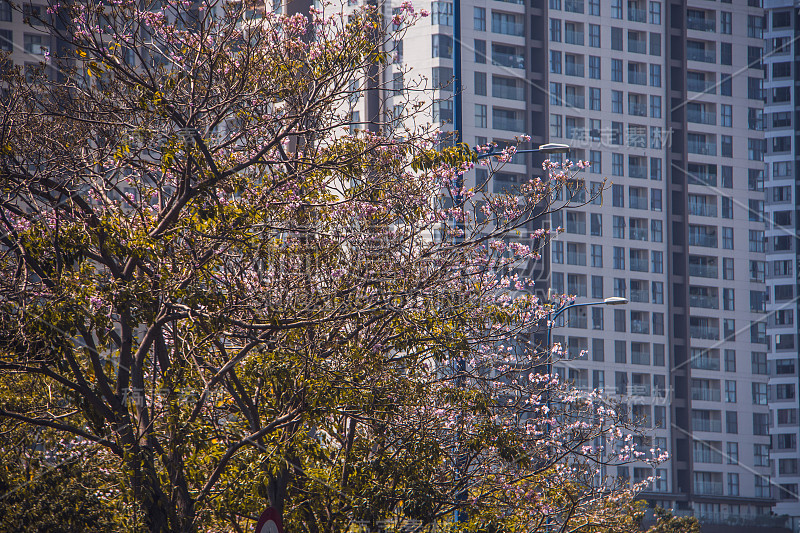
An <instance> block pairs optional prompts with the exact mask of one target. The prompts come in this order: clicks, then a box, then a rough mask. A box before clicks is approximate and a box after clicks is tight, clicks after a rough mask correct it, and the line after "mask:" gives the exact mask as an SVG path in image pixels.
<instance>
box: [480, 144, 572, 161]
mask: <svg viewBox="0 0 800 533" xmlns="http://www.w3.org/2000/svg"><path fill="white" fill-rule="evenodd" d="M494 149H495V147H494V146H492V147H491V148H490V149H489V151H488V152H484V153H482V154H478V157H477V159H486V158H487V157H491V156H493V155H497V154H498V152H495V151H494ZM569 150H570V146H569V145H568V144H559V143H547V144H540V145H539V148H533V149H531V150H517V151H516V152H514V153H515V154H566V153H567V152H569Z"/></svg>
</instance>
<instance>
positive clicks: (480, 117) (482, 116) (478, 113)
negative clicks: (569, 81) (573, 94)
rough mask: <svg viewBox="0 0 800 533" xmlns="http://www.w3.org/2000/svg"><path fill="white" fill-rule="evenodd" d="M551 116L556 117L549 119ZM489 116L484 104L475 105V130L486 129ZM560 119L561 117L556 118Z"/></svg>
mask: <svg viewBox="0 0 800 533" xmlns="http://www.w3.org/2000/svg"><path fill="white" fill-rule="evenodd" d="M553 116H558V115H551V119H552V117H553ZM488 117H489V114H488V111H487V108H486V106H485V105H484V104H475V127H476V128H486V127H487V125H488V123H489V118H488ZM558 118H561V116H558Z"/></svg>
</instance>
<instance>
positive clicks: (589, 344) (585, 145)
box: [387, 0, 797, 531]
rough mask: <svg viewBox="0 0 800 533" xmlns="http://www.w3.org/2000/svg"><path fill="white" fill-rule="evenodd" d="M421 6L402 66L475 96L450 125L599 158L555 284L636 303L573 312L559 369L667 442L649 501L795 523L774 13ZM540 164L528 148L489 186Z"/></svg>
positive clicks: (752, 4)
mask: <svg viewBox="0 0 800 533" xmlns="http://www.w3.org/2000/svg"><path fill="white" fill-rule="evenodd" d="M415 7H417V8H426V9H430V11H431V17H430V19H429V21H422V22H421V23H420V24H419V25H418V26H417V27H415V28H413V29H412V30H410V31H409V33H408V34H407V35H406V36H405V38H404V39H403V43H402V45H401V49H402V55H401V57H399V58H398V59H399V66H403V65H413V67H414V68H413V73H415V74H423V75H425V76H426V77H428V78H429V79H430V80H431V82H432V83H433V85H439V84H442V83H444V84H446V83H447V81H448V80H449V79H451V77H452V76H454V75H456V77H458V78H460V83H461V86H462V87H463V92H462V93H461V102H460V105H459V103H458V102H456V100H457V99H456V98H454V92H453V90H452V86H451V87H446V88H445V89H444V90H440V91H439V92H438V94H437V96H436V100H437V101H436V102H435V103H434V113H433V115H434V116H433V118H434V120H435V121H437V122H438V123H440V124H441V127H442V129H443V130H452V128H453V123H455V124H460V125H461V138H462V139H463V140H464V141H465V142H467V143H469V144H471V145H474V144H482V143H484V142H486V141H495V142H498V143H500V144H502V143H504V142H508V141H511V140H513V139H514V137H515V136H516V135H518V134H521V133H529V134H531V135H532V136H533V142H532V145H533V146H534V147H535V146H536V145H538V144H540V143H544V142H560V143H566V144H569V145H570V146H572V148H573V149H572V151H571V153H570V155H569V157H570V159H573V160H576V159H583V160H588V161H590V162H591V166H590V167H589V168H588V169H587V170H586V171H584V172H583V177H584V179H585V181H586V185H587V188H588V189H590V190H599V188H600V185H601V183H602V182H603V179H604V178H608V181H607V182H606V189H605V190H604V191H603V194H602V199H600V198H597V199H596V200H594V201H592V202H590V203H589V205H587V206H585V207H582V208H580V209H575V210H566V211H564V212H562V213H558V214H555V215H554V216H553V217H552V219H551V220H550V221H548V222H549V223H550V224H551V226H552V227H557V226H560V227H563V228H564V230H565V231H564V232H563V234H561V235H560V236H559V237H558V238H557V239H556V240H555V241H554V242H553V243H552V245H551V247H550V250H549V254H548V261H547V262H546V263H545V265H544V266H543V267H542V268H541V269H540V274H541V275H542V276H543V279H542V284H544V283H545V281H546V283H547V284H549V287H550V288H552V289H553V291H555V292H557V293H561V292H563V293H568V294H573V295H576V296H577V300H576V301H578V302H588V301H598V300H600V299H602V298H605V297H609V296H624V297H626V298H628V299H629V300H630V302H629V304H628V305H626V306H619V307H613V308H611V307H605V306H593V307H583V308H576V309H574V310H571V311H570V312H568V313H565V314H564V319H565V320H564V321H563V324H558V325H557V329H556V330H555V331H554V333H555V335H554V340H555V341H558V342H561V343H562V344H565V345H566V346H567V347H568V350H567V353H568V354H569V358H568V359H567V360H565V361H563V362H562V363H560V364H558V365H556V371H557V372H559V373H560V374H561V375H563V377H564V378H565V379H570V380H573V381H575V383H576V384H577V385H579V386H582V387H587V388H602V389H605V390H606V391H607V392H610V393H614V394H616V395H617V396H618V397H619V398H620V399H621V400H622V401H623V402H624V404H625V405H627V407H628V409H629V416H631V417H632V418H635V419H638V420H641V421H643V422H644V424H645V425H646V426H649V428H650V430H651V432H652V438H651V439H649V440H643V441H642V442H641V443H640V444H641V446H643V447H647V448H649V447H650V446H651V445H656V446H659V447H661V448H664V449H667V450H668V451H669V452H670V454H671V456H672V459H671V460H670V461H669V462H668V463H666V464H664V465H662V466H661V467H659V468H658V469H657V471H656V472H655V474H657V475H658V476H659V480H658V481H657V482H656V483H655V484H654V485H653V486H652V488H651V490H650V491H649V492H648V493H647V494H646V495H645V496H646V497H647V498H648V500H650V501H653V502H656V503H659V504H661V505H664V506H667V507H670V508H674V509H675V510H676V512H678V513H691V514H694V515H696V516H698V517H699V518H700V519H701V521H702V522H703V523H704V531H714V530H717V531H722V530H731V529H733V530H738V531H752V530H753V529H754V528H756V527H758V528H760V530H764V531H769V530H773V531H785V530H786V529H783V528H782V526H784V522H785V521H784V520H782V519H781V518H779V517H775V516H772V514H773V505H774V503H775V498H776V494H777V493H776V491H775V490H774V487H775V481H776V479H779V478H780V475H778V474H777V473H776V472H773V470H772V469H771V467H770V465H771V463H770V455H769V454H770V439H771V437H770V433H772V432H773V431H772V430H771V429H770V428H771V422H770V420H771V419H770V406H769V401H770V398H771V396H770V394H771V392H770V391H773V388H771V387H770V386H769V382H770V375H769V372H770V368H771V366H770V365H774V363H770V362H768V361H769V359H771V358H772V356H771V355H768V354H771V351H770V350H771V348H770V347H771V346H774V343H773V344H770V343H769V340H770V337H768V336H767V316H768V315H767V314H766V313H765V311H766V310H767V308H766V305H767V299H766V298H765V290H766V286H765V280H766V278H767V275H766V273H767V270H766V252H767V249H768V248H767V244H768V242H769V241H768V240H767V238H766V237H767V234H766V231H767V226H766V224H765V218H764V176H765V172H764V171H765V156H766V155H767V153H768V152H767V149H766V146H767V143H765V132H764V128H763V127H762V124H763V122H762V120H761V119H762V116H763V108H764V101H763V98H762V91H763V70H762V56H763V47H764V41H763V35H762V32H763V30H764V20H765V19H764V9H763V7H762V6H761V4H760V2H759V1H757V0H728V1H724V0H723V1H712V0H691V1H688V0H687V1H668V0H664V1H649V0H648V1H645V0H631V1H628V0H625V1H623V0H603V1H601V0H532V1H522V0H515V1H500V0H471V1H469V2H464V1H462V2H460V4H459V5H458V6H454V4H453V3H452V2H431V3H430V7H429V4H428V3H424V4H422V5H420V4H417V5H416V6H415ZM387 11H388V8H387ZM456 13H458V14H460V16H459V17H458V21H456V16H455V15H456ZM457 36H460V39H458V38H455V37H457ZM459 67H460V73H459ZM459 74H460V76H459ZM390 75H391V74H390ZM540 163H541V158H540V157H536V154H529V155H527V156H526V157H523V156H519V157H518V158H517V159H516V160H515V161H514V162H513V164H510V165H507V166H506V167H505V168H503V170H502V172H501V173H500V174H499V175H497V176H495V178H494V179H493V183H492V185H491V187H493V188H495V189H496V190H498V191H499V190H502V188H503V187H505V186H507V185H508V184H509V183H514V182H518V181H519V180H522V179H528V178H529V177H531V176H532V175H538V174H539V173H541V169H540ZM479 172H480V171H479ZM531 229H532V228H531ZM522 238H523V239H525V238H526V235H525V234H523V235H522ZM770 302H772V300H770ZM769 305H772V303H770V304H769ZM586 352H588V356H583V357H582V355H581V354H582V353H586ZM795 357H796V355H795ZM794 372H795V373H794V374H792V379H796V375H797V374H796V370H795V371H794ZM773 379H775V378H773ZM781 416H784V415H781ZM789 416H790V415H789ZM791 420H793V421H794V422H795V423H796V417H795V418H794V419H791ZM795 450H796V448H795ZM795 454H796V451H795ZM609 473H610V474H612V475H616V476H622V477H628V478H630V479H632V480H639V479H643V478H646V477H648V476H650V475H652V474H653V471H652V470H651V469H650V468H649V467H647V466H646V465H641V466H633V467H631V466H625V467H619V469H617V470H616V471H611V472H609ZM787 482H788V481H787Z"/></svg>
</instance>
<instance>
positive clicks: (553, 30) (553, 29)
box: [550, 19, 561, 43]
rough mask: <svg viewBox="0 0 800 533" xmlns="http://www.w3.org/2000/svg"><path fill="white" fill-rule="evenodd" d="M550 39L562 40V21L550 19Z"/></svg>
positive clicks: (558, 41)
mask: <svg viewBox="0 0 800 533" xmlns="http://www.w3.org/2000/svg"><path fill="white" fill-rule="evenodd" d="M550 40H551V41H554V42H557V43H560V42H561V21H560V20H558V19H550Z"/></svg>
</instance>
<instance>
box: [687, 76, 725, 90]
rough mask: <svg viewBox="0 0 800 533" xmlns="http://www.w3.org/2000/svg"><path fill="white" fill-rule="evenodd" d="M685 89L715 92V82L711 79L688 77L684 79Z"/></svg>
mask: <svg viewBox="0 0 800 533" xmlns="http://www.w3.org/2000/svg"><path fill="white" fill-rule="evenodd" d="M686 90H687V91H690V92H695V93H709V94H716V93H717V89H716V84H715V83H714V82H713V81H706V80H698V79H695V78H689V79H687V80H686Z"/></svg>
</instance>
